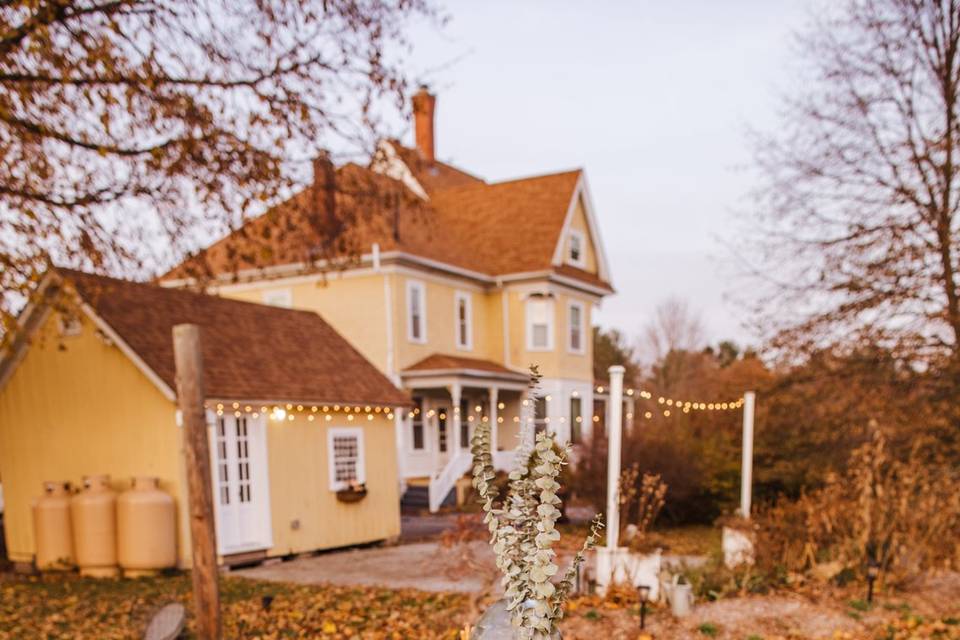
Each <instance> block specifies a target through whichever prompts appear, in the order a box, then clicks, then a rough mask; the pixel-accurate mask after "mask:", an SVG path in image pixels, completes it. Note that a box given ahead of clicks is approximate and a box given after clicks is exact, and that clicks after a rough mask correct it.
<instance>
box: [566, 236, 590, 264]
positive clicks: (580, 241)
mask: <svg viewBox="0 0 960 640" xmlns="http://www.w3.org/2000/svg"><path fill="white" fill-rule="evenodd" d="M585 243H586V239H585V238H584V237H583V233H582V232H580V231H577V230H576V229H571V230H570V235H569V236H568V238H567V262H569V263H570V264H572V265H574V266H576V267H583V266H584V265H585V264H586V259H585V256H584V253H585V252H586V246H585Z"/></svg>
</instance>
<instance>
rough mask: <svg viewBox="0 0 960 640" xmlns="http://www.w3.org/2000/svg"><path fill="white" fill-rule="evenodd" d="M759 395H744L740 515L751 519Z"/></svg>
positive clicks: (751, 393) (750, 393)
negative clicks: (754, 441)
mask: <svg viewBox="0 0 960 640" xmlns="http://www.w3.org/2000/svg"><path fill="white" fill-rule="evenodd" d="M756 398H757V394H756V393H754V392H753V391H747V392H746V393H745V394H743V459H742V461H741V463H740V515H741V516H743V517H744V518H747V519H749V518H750V508H751V503H752V501H753V408H754V404H755V402H756Z"/></svg>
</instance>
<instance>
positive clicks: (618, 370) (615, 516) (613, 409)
mask: <svg viewBox="0 0 960 640" xmlns="http://www.w3.org/2000/svg"><path fill="white" fill-rule="evenodd" d="M608 371H609V372H610V403H609V406H608V407H607V415H608V416H609V423H608V424H607V436H608V437H607V448H608V452H607V548H609V549H616V548H617V546H618V545H619V543H620V441H621V435H622V432H623V423H622V418H623V415H622V414H623V373H624V371H625V369H624V368H623V367H622V366H620V365H618V364H615V365H613V366H612V367H610V369H609V370H608Z"/></svg>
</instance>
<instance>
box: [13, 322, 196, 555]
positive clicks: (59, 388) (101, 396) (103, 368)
mask: <svg viewBox="0 0 960 640" xmlns="http://www.w3.org/2000/svg"><path fill="white" fill-rule="evenodd" d="M58 326H59V321H58V319H57V317H56V314H51V315H50V317H49V318H48V319H47V321H46V322H45V323H44V325H43V327H42V328H41V330H40V331H38V332H37V334H36V335H35V336H34V337H33V340H32V345H31V347H30V349H29V350H28V351H27V353H26V355H25V357H24V359H23V361H22V362H21V363H20V365H19V367H18V368H17V370H16V372H15V373H14V375H13V376H12V378H11V379H10V380H9V381H8V383H7V385H6V386H5V387H4V388H3V390H2V391H0V478H2V481H3V492H4V500H5V503H6V505H5V514H4V527H5V529H6V540H7V548H8V552H9V554H10V558H11V560H14V561H20V562H29V561H31V560H32V558H33V555H34V548H35V547H34V535H33V524H32V516H31V504H32V501H33V500H34V499H35V498H36V497H38V496H39V495H40V492H41V483H42V482H43V481H44V480H66V481H70V482H71V483H73V484H74V486H79V484H80V481H81V478H82V476H84V475H92V474H99V473H107V474H110V476H111V478H112V479H113V484H114V488H116V489H122V488H125V487H126V486H128V483H129V479H130V478H131V477H132V476H134V475H152V476H157V477H159V478H160V484H161V488H162V489H163V490H164V491H166V492H168V493H170V494H171V495H172V496H173V497H174V500H175V501H176V502H177V506H178V509H177V513H178V519H179V522H178V528H179V531H180V536H179V537H180V544H179V545H178V556H179V559H180V563H181V565H183V564H184V560H185V556H187V555H189V554H188V553H186V554H185V552H184V549H185V547H186V545H184V544H183V541H184V540H185V539H186V538H185V537H184V536H185V534H186V531H187V522H186V519H185V517H184V512H183V508H182V507H183V495H184V494H183V491H182V487H183V476H182V468H181V466H180V456H179V452H180V431H179V428H178V427H177V426H176V409H175V407H174V405H173V403H172V402H170V401H169V400H168V399H167V398H165V397H164V396H163V395H162V394H161V392H160V391H159V390H158V389H157V388H156V387H155V386H154V385H153V383H151V382H150V381H149V380H148V379H147V378H146V376H144V375H143V374H142V373H141V372H140V371H139V370H138V369H137V368H136V366H135V365H134V364H133V363H132V362H131V361H130V360H129V359H128V358H127V357H126V356H125V355H124V354H123V353H122V352H121V351H120V350H119V349H118V348H117V347H116V346H113V345H111V344H108V343H107V342H106V341H105V340H103V339H101V338H100V337H98V336H97V333H96V329H95V327H94V326H93V325H92V324H91V323H90V322H88V321H87V320H86V318H84V319H83V327H82V331H81V333H80V335H78V336H75V337H64V338H61V337H60V336H59V335H58Z"/></svg>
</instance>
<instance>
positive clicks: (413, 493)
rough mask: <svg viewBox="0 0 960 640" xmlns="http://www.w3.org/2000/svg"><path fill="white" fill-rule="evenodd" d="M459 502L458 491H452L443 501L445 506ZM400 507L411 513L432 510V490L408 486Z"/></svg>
mask: <svg viewBox="0 0 960 640" xmlns="http://www.w3.org/2000/svg"><path fill="white" fill-rule="evenodd" d="M456 502H457V496H456V490H455V489H451V490H450V493H448V494H447V496H446V497H445V498H444V499H443V506H445V507H449V506H453V505H454V504H456ZM400 507H401V508H402V509H408V510H410V511H420V510H421V509H429V508H430V488H429V487H427V486H417V485H407V490H406V492H404V494H403V497H402V498H400Z"/></svg>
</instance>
